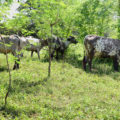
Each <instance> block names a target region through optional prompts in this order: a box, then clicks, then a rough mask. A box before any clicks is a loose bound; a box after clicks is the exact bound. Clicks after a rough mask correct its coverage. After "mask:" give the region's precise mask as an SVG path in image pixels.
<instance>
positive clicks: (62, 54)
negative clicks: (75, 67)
mask: <svg viewBox="0 0 120 120" xmlns="http://www.w3.org/2000/svg"><path fill="white" fill-rule="evenodd" d="M61 56H62V59H64V50H63V51H61Z"/></svg>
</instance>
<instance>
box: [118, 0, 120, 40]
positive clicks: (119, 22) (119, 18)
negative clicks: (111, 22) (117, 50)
mask: <svg viewBox="0 0 120 120" xmlns="http://www.w3.org/2000/svg"><path fill="white" fill-rule="evenodd" d="M118 39H120V0H118Z"/></svg>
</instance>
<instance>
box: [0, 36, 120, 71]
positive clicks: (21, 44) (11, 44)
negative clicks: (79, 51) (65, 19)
mask: <svg viewBox="0 0 120 120" xmlns="http://www.w3.org/2000/svg"><path fill="white" fill-rule="evenodd" d="M50 41H51V43H52V44H51V47H52V52H51V58H53V57H54V56H55V52H56V56H55V57H56V59H58V57H59V56H58V54H59V53H61V57H63V56H64V52H65V50H66V49H67V48H68V46H69V44H71V43H74V44H76V43H78V42H77V40H76V39H75V37H73V36H70V37H68V38H67V40H66V41H63V40H62V39H61V38H59V37H56V36H54V35H53V37H52V39H51V38H48V39H46V40H43V39H37V38H33V37H31V36H29V37H20V36H18V35H10V36H0V53H4V54H7V53H12V54H13V55H14V56H15V57H16V58H17V59H16V61H15V64H14V67H13V69H18V68H19V64H18V62H17V61H20V55H22V54H18V52H20V51H21V50H22V49H26V50H27V51H31V57H32V56H33V53H34V52H36V53H37V55H38V58H39V59H40V54H39V52H40V50H41V49H42V48H43V47H45V46H49V43H50ZM5 44H7V45H5ZM94 56H97V57H103V58H112V59H113V67H114V70H115V71H118V67H119V63H118V60H119V58H120V40H117V39H111V38H107V37H100V36H96V35H87V36H85V39H84V58H83V61H82V63H83V68H84V70H86V64H87V63H88V65H89V69H90V71H91V67H92V66H91V65H92V59H93V57H94Z"/></svg>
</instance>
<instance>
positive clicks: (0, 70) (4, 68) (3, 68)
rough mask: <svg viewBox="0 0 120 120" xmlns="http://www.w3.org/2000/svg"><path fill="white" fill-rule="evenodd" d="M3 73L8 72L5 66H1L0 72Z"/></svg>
mask: <svg viewBox="0 0 120 120" xmlns="http://www.w3.org/2000/svg"><path fill="white" fill-rule="evenodd" d="M3 71H8V69H7V67H4V66H2V67H1V66H0V72H3Z"/></svg>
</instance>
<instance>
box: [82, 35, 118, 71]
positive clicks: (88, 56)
mask: <svg viewBox="0 0 120 120" xmlns="http://www.w3.org/2000/svg"><path fill="white" fill-rule="evenodd" d="M84 47H85V55H84V58H83V68H84V70H86V64H87V63H88V64H89V69H90V71H91V67H92V59H93V57H94V56H97V57H103V58H108V57H109V58H112V59H113V67H114V70H115V71H118V59H119V58H120V40H117V39H111V38H106V37H100V36H96V35H87V36H85V39H84Z"/></svg>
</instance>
